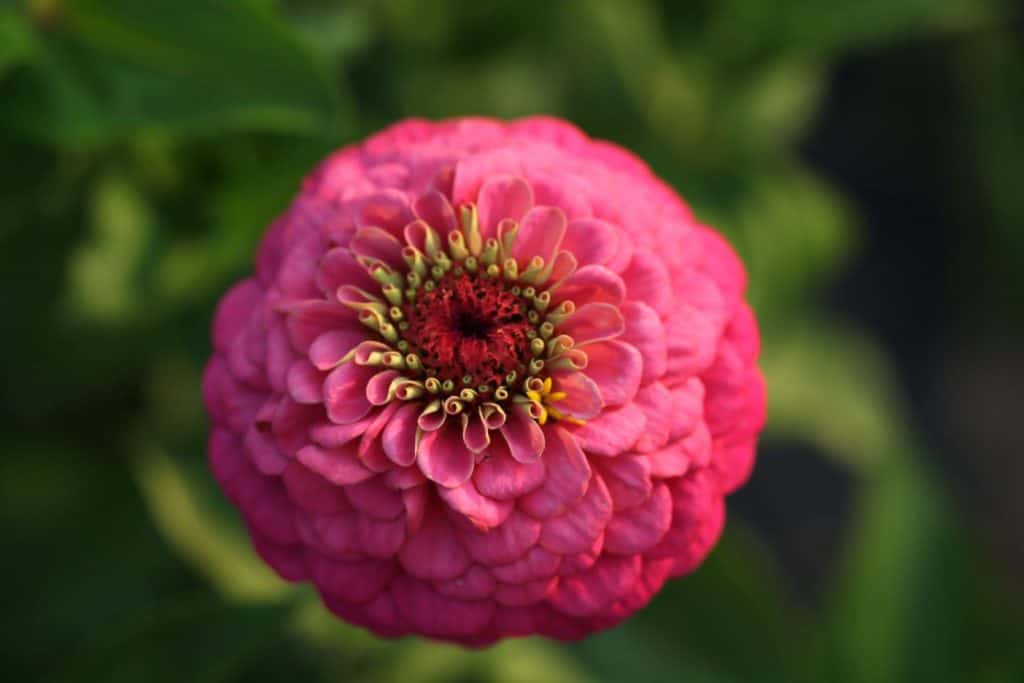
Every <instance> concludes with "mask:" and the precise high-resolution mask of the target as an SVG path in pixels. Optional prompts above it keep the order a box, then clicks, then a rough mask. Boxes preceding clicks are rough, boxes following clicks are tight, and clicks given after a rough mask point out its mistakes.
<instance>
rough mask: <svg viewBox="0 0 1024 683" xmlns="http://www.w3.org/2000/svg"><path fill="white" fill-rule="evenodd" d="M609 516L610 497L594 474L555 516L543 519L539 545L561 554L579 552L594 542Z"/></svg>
mask: <svg viewBox="0 0 1024 683" xmlns="http://www.w3.org/2000/svg"><path fill="white" fill-rule="evenodd" d="M611 516H612V499H611V496H609V495H608V488H607V487H606V486H605V484H604V481H603V480H602V479H601V477H600V476H599V475H597V474H593V475H591V477H590V486H588V487H587V492H586V493H585V494H583V497H582V498H580V499H579V501H577V502H576V503H574V504H572V505H571V506H570V507H569V509H568V510H566V511H565V513H564V514H562V515H561V516H559V517H554V518H553V519H549V520H547V521H545V522H544V529H543V530H542V531H541V533H540V545H541V546H543V547H544V548H546V549H547V550H550V551H551V552H553V553H558V554H560V555H565V554H568V553H578V552H583V551H584V550H586V549H587V548H589V547H590V545H591V544H592V543H593V542H594V539H596V538H597V537H598V536H599V535H600V534H601V532H602V531H603V530H604V527H605V525H606V524H607V523H608V520H609V519H610V518H611Z"/></svg>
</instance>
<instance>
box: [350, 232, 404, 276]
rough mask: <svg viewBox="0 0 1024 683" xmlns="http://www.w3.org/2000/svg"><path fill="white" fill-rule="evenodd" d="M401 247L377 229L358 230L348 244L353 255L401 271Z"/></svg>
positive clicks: (390, 236)
mask: <svg viewBox="0 0 1024 683" xmlns="http://www.w3.org/2000/svg"><path fill="white" fill-rule="evenodd" d="M403 246H404V245H403V244H402V242H399V241H398V239H397V238H395V237H394V236H393V235H391V234H390V233H388V232H385V231H384V230H382V229H380V228H377V227H369V228H360V229H359V230H358V231H357V232H356V234H355V236H354V237H353V238H352V242H351V244H349V248H350V249H351V250H352V251H353V252H354V253H355V254H358V255H359V256H366V257H369V258H373V259H377V260H378V261H383V262H384V263H385V264H387V265H389V266H391V267H392V268H395V269H401V270H404V269H405V267H406V265H405V259H403V258H402V247H403ZM370 291H373V290H370Z"/></svg>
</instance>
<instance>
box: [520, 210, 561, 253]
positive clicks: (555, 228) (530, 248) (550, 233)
mask: <svg viewBox="0 0 1024 683" xmlns="http://www.w3.org/2000/svg"><path fill="white" fill-rule="evenodd" d="M564 236H565V214H564V213H562V210H561V209H559V208H556V207H552V206H537V207H534V208H532V209H530V210H529V211H527V212H526V215H525V216H523V220H522V222H521V223H520V224H519V233H518V234H517V235H516V241H515V242H514V243H513V244H512V257H513V258H514V259H516V260H517V261H518V262H519V263H520V265H521V266H523V267H525V266H526V264H528V263H529V262H530V259H532V258H533V257H535V256H539V257H541V258H542V259H544V263H545V264H548V263H551V261H552V259H554V257H555V252H556V251H558V247H559V245H560V244H561V243H562V237H564Z"/></svg>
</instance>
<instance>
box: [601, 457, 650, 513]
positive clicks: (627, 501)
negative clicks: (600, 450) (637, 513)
mask: <svg viewBox="0 0 1024 683" xmlns="http://www.w3.org/2000/svg"><path fill="white" fill-rule="evenodd" d="M594 460H595V461H596V466H597V468H598V469H599V470H600V472H601V478H602V479H604V483H605V485H606V486H607V487H608V493H609V495H611V497H612V506H613V507H614V508H615V510H616V511H619V510H625V509H626V508H631V507H635V506H637V505H639V504H641V503H643V502H645V501H646V500H647V499H648V498H649V497H650V495H651V488H652V484H651V469H652V468H651V464H650V462H649V461H648V458H647V457H646V456H643V455H632V454H625V453H623V454H620V455H619V456H617V457H615V458H595V459H594Z"/></svg>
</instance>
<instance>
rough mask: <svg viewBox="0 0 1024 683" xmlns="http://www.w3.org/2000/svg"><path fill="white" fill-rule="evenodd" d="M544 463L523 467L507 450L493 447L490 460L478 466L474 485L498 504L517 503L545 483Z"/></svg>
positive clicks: (534, 463)
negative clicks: (501, 502)
mask: <svg viewBox="0 0 1024 683" xmlns="http://www.w3.org/2000/svg"><path fill="white" fill-rule="evenodd" d="M544 461H545V458H539V459H537V460H536V461H534V462H532V463H521V462H519V461H518V460H516V459H515V458H513V457H512V456H510V455H509V454H508V452H507V451H506V450H501V449H498V448H496V444H492V446H491V448H490V450H489V451H488V457H486V458H484V459H483V460H482V461H480V462H479V463H477V465H476V468H475V469H474V470H473V481H474V483H475V484H476V488H477V490H479V491H480V493H482V494H484V495H485V496H488V497H490V498H494V499H495V500H514V499H516V498H519V497H520V496H524V495H526V494H527V493H529V492H530V491H533V490H534V489H536V488H537V487H538V486H540V485H541V483H542V482H543V481H544V472H545V467H544Z"/></svg>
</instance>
